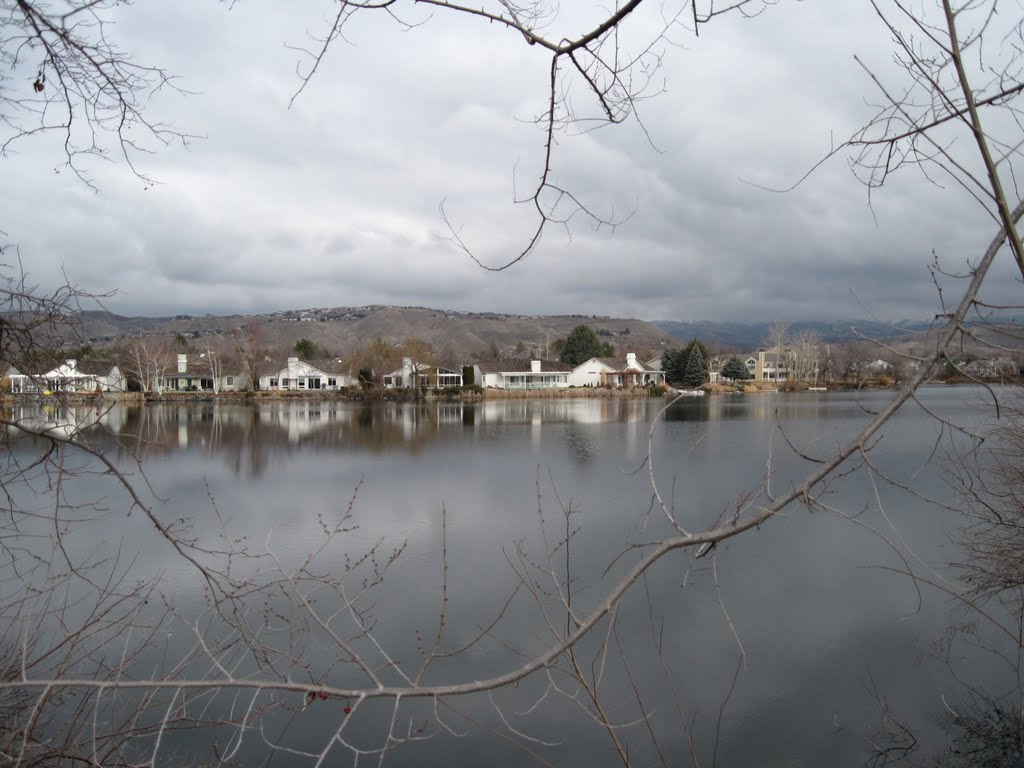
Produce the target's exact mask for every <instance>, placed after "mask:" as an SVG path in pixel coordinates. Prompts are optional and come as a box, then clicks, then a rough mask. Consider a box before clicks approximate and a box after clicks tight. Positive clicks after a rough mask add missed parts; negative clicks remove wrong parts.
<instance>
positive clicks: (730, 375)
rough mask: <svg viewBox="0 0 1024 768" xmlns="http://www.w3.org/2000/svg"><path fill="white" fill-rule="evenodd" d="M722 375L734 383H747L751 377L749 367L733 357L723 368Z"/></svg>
mask: <svg viewBox="0 0 1024 768" xmlns="http://www.w3.org/2000/svg"><path fill="white" fill-rule="evenodd" d="M721 374H722V375H723V376H724V377H725V378H727V379H732V380H734V381H745V380H747V379H749V378H751V376H750V371H748V370H747V366H746V365H745V364H744V363H743V361H742V360H740V359H739V358H738V357H736V356H735V355H733V356H732V357H730V358H729V359H728V360H726V361H725V365H723V366H722V370H721Z"/></svg>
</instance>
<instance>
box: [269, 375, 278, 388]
mask: <svg viewBox="0 0 1024 768" xmlns="http://www.w3.org/2000/svg"><path fill="white" fill-rule="evenodd" d="M270 386H271V387H276V386H277V379H276V378H274V377H273V376H271V377H270Z"/></svg>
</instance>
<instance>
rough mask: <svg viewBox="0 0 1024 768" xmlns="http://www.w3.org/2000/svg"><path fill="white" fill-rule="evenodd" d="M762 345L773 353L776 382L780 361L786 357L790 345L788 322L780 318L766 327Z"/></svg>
mask: <svg viewBox="0 0 1024 768" xmlns="http://www.w3.org/2000/svg"><path fill="white" fill-rule="evenodd" d="M764 343H765V346H767V347H768V349H770V350H772V351H773V355H774V358H775V375H774V378H775V380H776V381H778V380H779V372H780V370H781V366H782V361H783V360H784V359H786V358H787V357H788V347H789V344H790V338H789V321H788V320H783V319H781V318H778V319H776V320H774V321H772V323H771V325H769V326H768V335H767V336H766V337H765V342H764Z"/></svg>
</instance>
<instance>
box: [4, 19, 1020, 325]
mask: <svg viewBox="0 0 1024 768" xmlns="http://www.w3.org/2000/svg"><path fill="white" fill-rule="evenodd" d="M593 5H594V4H593V3H591V2H589V0H588V1H587V2H581V3H576V4H575V6H574V5H573V4H572V3H570V2H567V3H566V4H565V7H564V8H563V9H562V15H561V16H560V17H559V18H558V19H557V20H555V21H554V22H553V23H552V26H551V30H552V31H551V34H552V36H555V37H558V36H561V35H568V34H573V35H576V34H578V33H579V31H580V29H582V28H584V27H585V25H586V23H587V19H588V14H587V13H586V11H587V10H588V9H589V10H591V11H592V10H593V9H592V6H593ZM576 6H579V7H576ZM665 7H666V6H664V5H658V6H654V5H652V6H651V7H650V8H649V9H646V10H645V13H644V14H638V15H637V17H636V18H635V19H630V20H629V21H627V22H626V24H627V25H628V26H627V27H626V28H624V33H625V39H626V44H627V45H637V44H639V43H640V41H643V40H645V38H648V37H650V35H651V33H652V30H654V29H656V27H657V24H658V20H659V18H660V14H661V12H662V10H663V9H664V8H665ZM334 8H335V6H334V4H333V3H331V2H329V0H288V2H280V1H277V0H240V1H239V2H238V3H236V4H235V5H234V7H233V8H230V9H229V8H228V6H227V5H225V4H223V3H220V2H217V1H216V0H175V2H173V3H169V2H166V0H137V1H136V3H135V4H134V5H132V6H129V7H126V8H123V9H119V10H118V11H117V16H116V20H117V26H116V27H114V28H113V29H112V30H111V34H112V35H113V36H114V37H115V38H116V39H117V40H118V42H119V44H120V45H121V47H122V48H124V49H126V50H129V51H131V52H133V54H134V56H135V58H136V59H137V60H138V61H140V62H143V63H147V64H154V65H158V66H161V67H164V68H166V69H167V70H168V71H169V72H171V73H173V74H175V75H177V76H178V77H179V78H180V80H179V81H178V82H179V85H180V86H181V87H183V88H186V89H188V90H189V91H191V92H192V94H191V95H188V96H180V95H177V94H172V93H165V94H162V95H161V96H159V97H157V98H156V99H154V101H153V103H152V105H151V106H150V112H149V113H148V114H149V116H150V117H151V118H152V119H154V120H163V121H168V122H173V123H174V124H175V125H176V126H177V127H178V128H179V129H181V130H183V131H187V132H190V133H194V134H200V135H202V136H203V137H204V138H202V139H199V140H196V141H194V142H192V143H191V145H190V148H189V149H188V150H186V149H183V148H182V147H180V146H170V147H167V148H165V149H162V150H161V151H160V152H158V153H157V154H155V155H152V156H148V157H142V158H139V159H138V163H139V167H140V169H141V170H143V171H144V172H145V173H147V174H150V175H152V176H153V177H154V178H155V179H156V180H158V182H159V183H158V184H157V185H155V186H153V187H151V188H148V189H147V188H146V186H145V185H144V184H143V183H142V182H141V181H140V180H139V179H137V178H136V177H134V176H133V175H132V174H131V173H130V171H129V170H128V169H127V168H126V167H125V166H124V164H123V163H121V164H118V163H102V162H93V163H91V164H89V165H88V166H87V167H88V170H89V172H90V173H91V176H92V178H93V179H94V181H95V184H96V187H97V191H95V192H94V191H91V190H90V189H89V188H88V187H87V186H86V185H84V184H83V183H82V182H80V181H78V180H77V179H75V178H74V176H73V175H71V174H69V173H67V172H66V171H63V172H60V173H57V172H55V167H56V166H58V165H59V163H60V160H61V155H60V147H59V144H57V143H55V141H54V140H52V139H51V140H47V139H42V138H30V139H27V140H23V141H21V142H19V143H18V144H17V145H15V147H14V149H15V150H16V151H15V152H13V153H10V154H9V155H8V156H7V157H5V158H3V159H0V169H2V170H0V194H2V195H3V200H4V201H5V202H4V206H3V209H2V213H0V230H3V231H5V232H6V236H7V237H6V239H7V241H8V242H12V243H16V244H17V245H18V247H19V249H20V254H21V259H22V262H23V265H24V267H25V268H26V269H27V270H28V272H29V273H30V274H31V277H32V279H33V280H34V281H35V282H38V283H40V284H41V285H42V286H44V287H48V286H51V285H53V284H54V283H55V281H57V280H58V279H59V276H60V274H61V270H63V271H64V272H65V273H66V274H67V275H68V277H69V278H70V280H71V281H72V282H74V283H76V284H77V285H78V286H79V287H81V288H82V289H85V290H89V291H94V292H105V291H109V290H116V293H115V295H114V296H112V297H111V298H109V299H108V300H106V302H105V305H106V306H107V308H109V309H110V310H112V311H115V312H118V313H121V314H129V315H134V314H142V315H165V314H177V313H192V314H196V313H199V314H202V313H206V312H210V313H214V314H220V313H229V312H241V313H249V312H266V311H274V310H282V309H291V308H303V307H321V306H344V305H364V304H403V305H424V306H430V307H438V308H452V309H461V310H476V311H497V312H523V313H531V314H532V313H543V314H564V313H585V314H608V315H615V316H626V317H639V318H643V319H671V320H705V319H706V320H718V321H723V320H737V321H748V320H770V319H773V318H777V317H782V318H786V319H790V320H800V319H822V320H838V319H844V318H854V317H869V316H874V317H877V318H879V319H886V320H897V319H902V318H912V319H927V318H929V317H931V316H933V315H934V314H935V313H936V311H937V307H938V303H937V297H936V291H935V287H934V285H933V283H932V280H931V278H930V276H929V273H928V270H927V267H928V265H929V264H930V263H931V261H932V254H933V252H934V254H935V255H937V256H938V257H939V259H940V260H941V261H942V263H943V264H945V265H947V266H948V267H949V268H950V269H961V268H962V267H963V266H964V264H965V261H966V260H967V259H972V258H976V257H977V256H978V255H979V254H980V253H981V251H982V250H983V249H984V247H985V245H986V244H987V241H988V240H989V238H990V237H991V235H992V233H993V231H994V227H993V225H992V223H991V220H990V219H989V218H988V216H987V214H985V213H984V211H982V210H981V209H980V208H979V206H978V205H977V204H976V203H974V202H972V201H971V199H970V198H969V197H968V196H967V195H965V194H964V193H963V192H962V190H959V189H958V188H957V187H956V185H954V184H950V183H949V181H948V179H939V182H940V183H939V184H938V185H936V184H929V183H927V182H926V180H925V179H924V178H923V177H922V175H921V174H920V173H917V172H914V171H908V172H905V173H902V174H898V175H897V176H895V177H893V179H892V180H891V184H890V185H887V186H886V187H884V188H883V189H881V190H875V191H874V192H873V195H872V198H871V200H872V206H873V213H872V210H871V209H869V207H868V194H867V190H866V189H865V188H864V187H863V186H862V185H860V184H859V183H858V181H857V180H856V178H854V176H853V175H852V174H851V172H850V170H849V168H848V157H847V156H846V155H842V156H839V157H837V158H835V159H833V160H832V161H830V162H829V163H827V164H826V165H824V166H823V167H821V168H819V169H818V170H817V171H816V172H815V173H814V174H813V175H811V176H810V178H809V179H808V180H807V181H805V182H804V183H803V184H802V185H801V186H799V187H798V188H797V189H796V190H795V191H791V192H788V193H786V194H778V193H773V192H768V191H765V190H763V189H760V188H758V187H757V186H754V185H753V184H751V183H748V182H756V183H757V184H761V185H766V186H769V187H787V186H789V185H790V184H792V183H793V182H794V181H796V180H797V179H798V178H800V177H801V175H802V174H803V173H804V172H805V171H806V170H807V169H808V168H810V167H811V166H812V165H813V164H814V163H815V162H816V161H817V160H818V159H819V158H820V157H821V156H822V155H823V154H824V153H825V152H827V150H828V148H829V147H830V145H831V143H832V142H833V141H838V140H841V139H843V138H846V137H847V136H848V135H850V134H851V133H852V131H853V130H854V129H855V128H856V127H857V126H859V125H860V124H862V123H863V122H865V121H866V120H867V119H868V118H869V117H870V116H871V115H872V113H873V111H874V110H873V109H872V108H871V107H870V102H877V101H878V98H879V97H878V92H877V89H875V87H874V86H873V84H872V82H871V80H870V79H869V78H868V76H867V75H866V74H865V73H864V72H863V70H862V69H861V68H860V67H859V66H858V65H857V63H856V62H855V61H854V55H855V54H857V55H858V56H860V58H861V59H862V60H863V61H864V62H865V63H866V64H867V65H868V66H870V67H871V68H872V69H873V70H874V71H876V73H878V74H879V76H880V77H881V78H882V79H883V80H886V81H887V82H892V83H893V84H894V85H898V83H899V76H900V73H899V72H898V70H896V69H895V68H894V67H892V66H891V60H890V59H891V57H890V52H889V49H888V42H889V40H888V36H887V34H886V32H885V30H884V29H883V28H882V26H881V25H880V23H879V22H878V20H877V18H876V17H875V16H874V14H873V13H872V12H871V10H870V7H869V5H868V3H867V2H866V1H865V0H805V1H804V2H794V1H792V0H782V2H780V3H779V4H778V5H776V6H774V7H770V8H768V9H767V10H766V11H765V13H763V14H762V15H760V16H758V17H757V18H754V19H744V18H741V17H739V16H733V17H725V18H720V19H715V20H713V21H712V22H711V23H709V24H707V25H705V26H703V27H702V28H701V35H700V37H699V38H695V37H694V35H693V34H692V32H688V31H686V30H684V29H676V30H674V31H673V33H672V39H673V41H674V42H676V43H678V44H679V45H676V46H671V47H667V48H666V49H665V56H664V63H663V67H662V69H661V72H660V77H663V78H664V92H663V93H661V94H660V95H658V96H657V97H656V98H653V99H651V100H648V101H644V102H642V103H641V105H640V107H641V117H642V118H643V124H644V127H646V129H647V134H648V135H649V137H650V141H647V139H646V138H645V134H644V132H643V131H642V130H641V129H640V127H639V126H638V125H637V123H636V122H630V123H628V124H626V125H621V126H615V127H610V128H604V129H601V130H598V131H592V132H582V131H580V130H578V129H577V130H570V131H569V132H568V133H565V134H561V135H560V136H559V138H558V146H557V147H556V151H555V154H554V159H553V174H554V179H555V180H556V181H557V182H558V183H559V184H560V185H562V186H565V187H568V188H570V189H571V190H572V191H573V192H574V193H575V194H576V195H577V196H578V197H579V198H580V199H581V200H583V201H585V202H586V203H587V204H588V205H590V206H592V207H593V209H594V210H596V211H598V212H601V213H602V214H605V215H607V216H609V217H613V218H617V219H623V221H622V223H621V224H620V225H619V226H617V227H616V228H614V230H613V229H611V228H607V227H604V228H600V229H598V230H596V231H595V230H594V229H593V228H591V227H590V226H588V225H587V224H586V223H585V222H584V221H583V220H582V219H577V224H576V225H574V226H573V227H572V229H571V231H570V232H568V233H567V232H566V231H565V230H562V229H557V228H552V229H550V230H549V231H548V232H547V233H546V234H545V235H544V238H543V241H542V243H541V247H540V248H538V249H537V251H536V252H534V253H533V254H532V255H530V256H529V257H528V258H527V259H525V260H524V261H522V262H521V263H519V264H517V265H515V266H513V267H511V268H510V269H508V270H506V271H504V272H499V273H489V272H485V271H484V270H482V269H480V268H479V267H478V266H476V265H475V264H474V263H473V262H472V261H471V260H470V259H469V258H468V257H467V256H466V255H465V254H464V253H462V252H461V251H459V250H458V249H457V248H455V247H453V246H452V244H451V243H450V242H449V240H448V239H447V238H446V228H445V225H444V222H443V220H442V218H441V216H440V213H439V205H440V203H441V201H442V200H443V201H445V206H446V210H447V211H448V213H449V215H450V217H451V218H452V220H453V221H454V222H455V224H456V225H457V226H458V227H459V229H460V233H461V236H462V237H463V239H464V240H465V242H466V243H467V245H469V246H470V247H471V248H472V249H473V250H474V253H475V254H476V255H477V256H478V257H479V258H480V259H481V260H482V261H485V262H487V263H491V264H499V263H501V262H503V261H505V260H507V259H508V258H510V257H511V256H512V255H514V253H515V251H516V250H517V249H518V248H520V247H521V246H522V245H523V243H524V242H525V238H526V235H527V232H528V230H529V227H530V226H531V224H532V219H530V218H529V217H528V215H527V214H528V213H529V211H528V210H527V209H525V208H522V207H519V208H517V207H515V206H513V205H512V199H513V196H514V193H515V189H516V188H518V189H520V190H522V189H525V188H526V187H527V186H528V185H529V184H531V183H532V182H533V180H534V179H535V178H536V175H537V173H538V171H539V168H540V163H541V162H542V151H543V138H544V137H543V133H542V132H541V131H540V130H539V129H538V128H537V127H536V126H535V125H533V124H531V122H530V121H531V118H533V117H534V116H536V115H537V114H539V113H541V112H542V111H543V109H544V107H545V97H546V84H547V80H548V67H549V61H550V60H549V58H548V57H547V56H546V55H545V54H544V52H543V50H541V48H540V47H539V46H528V45H525V44H524V41H523V39H522V38H521V37H519V36H517V35H515V34H512V33H510V32H507V31H502V30H500V29H498V28H496V27H494V26H493V25H487V24H483V23H480V22H479V21H477V20H474V19H469V18H458V17H455V16H451V15H448V16H446V15H444V14H443V13H440V12H436V13H435V14H434V16H433V17H432V18H428V17H427V16H426V15H425V14H423V13H422V12H421V11H420V10H419V9H418V8H413V9H412V14H411V15H409V16H407V17H406V18H407V20H408V21H425V22H426V23H424V24H423V25H422V26H419V27H416V28H414V29H405V30H403V29H401V28H400V27H399V26H398V25H397V24H396V23H394V21H393V20H391V19H389V18H386V17H384V16H382V15H379V16H372V15H369V14H364V15H363V17H360V18H356V19H354V20H353V23H352V24H351V26H350V27H349V28H348V30H347V33H346V35H347V41H342V40H339V41H338V43H337V44H336V45H335V46H334V47H333V48H332V49H331V50H330V52H329V53H328V56H327V58H326V61H325V62H324V63H323V65H322V67H321V69H320V71H319V72H318V74H317V75H316V77H315V78H314V79H313V81H312V82H311V83H310V84H309V86H308V87H307V88H306V90H305V91H304V92H303V93H302V94H301V95H300V96H299V97H298V99H297V100H296V102H295V104H294V105H293V106H292V107H291V108H289V99H290V98H291V96H292V95H293V94H294V93H295V91H296V89H297V88H298V86H299V80H298V78H297V76H296V73H295V68H296V64H297V62H298V61H299V60H300V58H301V57H300V54H298V53H297V52H296V51H295V50H293V49H290V48H288V47H287V46H289V45H292V46H301V45H309V39H308V37H307V35H308V33H310V32H312V33H314V34H315V33H317V32H319V31H323V30H324V29H325V28H326V27H325V21H324V18H325V17H326V16H327V15H328V14H330V13H331V12H332V10H333V9H334ZM11 85H12V87H24V88H25V89H26V90H27V89H29V88H30V87H31V79H30V78H29V77H28V75H27V74H26V75H25V77H23V78H21V79H19V80H16V81H14V82H13V83H12V84H11ZM573 99H574V104H575V105H576V106H577V108H578V109H579V110H580V111H581V112H587V113H589V112H592V111H593V104H592V103H591V102H589V101H587V100H586V99H585V98H584V97H583V94H582V93H574V95H573ZM962 141H967V139H966V138H965V139H962ZM652 144H653V146H652ZM1003 261H1004V262H1005V261H1007V259H1006V258H1004V259H1003ZM996 278H997V279H996V280H994V281H993V282H992V285H993V286H994V288H993V290H992V291H991V293H990V295H989V298H991V299H992V300H994V301H1012V297H1013V296H1014V295H1015V294H1016V293H1018V292H1019V284H1017V283H1016V281H1015V279H1014V273H1013V271H1012V270H1011V269H1009V267H1008V266H1005V267H1003V268H1002V269H1001V270H1000V272H999V274H998V275H997V276H996Z"/></svg>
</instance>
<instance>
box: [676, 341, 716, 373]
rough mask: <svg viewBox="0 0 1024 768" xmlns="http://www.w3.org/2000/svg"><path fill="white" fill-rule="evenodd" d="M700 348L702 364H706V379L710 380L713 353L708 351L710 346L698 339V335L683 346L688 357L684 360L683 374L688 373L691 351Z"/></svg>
mask: <svg viewBox="0 0 1024 768" xmlns="http://www.w3.org/2000/svg"><path fill="white" fill-rule="evenodd" d="M695 349H698V350H700V355H701V364H702V365H703V366H704V381H707V380H708V372H709V371H710V362H711V353H710V352H708V348H707V347H706V346H705V345H704V342H703V341H701V340H700V339H698V338H697V337H696V336H694V337H693V339H692V340H691V341H690V343H689V344H687V345H686V346H685V347H683V353H684V354H685V355H686V359H685V360H683V367H682V376H685V375H686V366H687V364H688V363H689V361H690V353H692V352H693V350H695Z"/></svg>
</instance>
